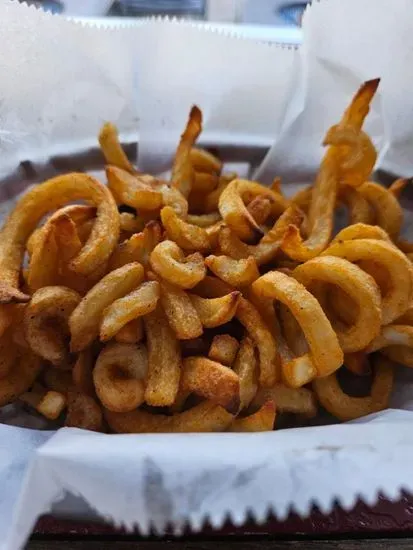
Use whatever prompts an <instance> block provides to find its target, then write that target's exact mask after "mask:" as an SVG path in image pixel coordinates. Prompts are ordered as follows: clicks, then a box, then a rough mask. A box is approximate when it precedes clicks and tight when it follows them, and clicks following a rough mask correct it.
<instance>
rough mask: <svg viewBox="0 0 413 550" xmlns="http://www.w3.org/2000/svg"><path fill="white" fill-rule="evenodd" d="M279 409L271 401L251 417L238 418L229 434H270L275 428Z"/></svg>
mask: <svg viewBox="0 0 413 550" xmlns="http://www.w3.org/2000/svg"><path fill="white" fill-rule="evenodd" d="M276 416H277V409H276V407H275V403H274V402H273V401H271V400H269V401H267V402H266V403H264V405H262V407H261V408H260V409H258V411H257V412H255V413H253V414H250V415H249V416H243V417H239V418H236V419H235V420H234V421H233V423H232V424H231V426H230V428H229V430H228V431H229V432H270V431H272V429H273V428H274V424H275V419H276Z"/></svg>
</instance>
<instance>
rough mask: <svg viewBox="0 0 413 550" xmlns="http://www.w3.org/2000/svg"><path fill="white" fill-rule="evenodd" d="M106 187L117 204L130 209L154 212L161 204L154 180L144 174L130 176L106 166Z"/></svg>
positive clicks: (159, 193)
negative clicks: (124, 205)
mask: <svg viewBox="0 0 413 550" xmlns="http://www.w3.org/2000/svg"><path fill="white" fill-rule="evenodd" d="M106 177H107V179H108V187H109V189H110V190H111V192H112V195H113V196H114V197H115V199H116V202H117V203H118V204H127V205H128V206H132V208H136V209H138V208H142V209H143V210H156V209H158V208H161V206H162V204H163V197H162V193H161V192H160V191H158V190H157V189H156V179H155V178H154V177H152V176H149V175H146V174H131V173H129V172H127V171H126V170H122V169H121V168H117V167H116V166H106Z"/></svg>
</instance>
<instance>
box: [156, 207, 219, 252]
mask: <svg viewBox="0 0 413 550" xmlns="http://www.w3.org/2000/svg"><path fill="white" fill-rule="evenodd" d="M161 220H162V223H163V226H164V228H165V230H166V234H167V236H168V239H170V240H172V241H175V242H176V244H177V245H178V246H180V247H181V248H183V249H184V250H198V251H203V250H209V248H210V242H209V238H208V233H207V232H206V230H205V229H204V228H203V227H199V226H197V225H192V224H190V223H187V222H185V221H184V220H182V219H181V218H180V217H179V216H178V215H177V213H176V212H175V210H174V209H173V208H171V207H170V206H165V207H164V208H162V211H161Z"/></svg>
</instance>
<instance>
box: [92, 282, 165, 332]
mask: <svg viewBox="0 0 413 550" xmlns="http://www.w3.org/2000/svg"><path fill="white" fill-rule="evenodd" d="M159 297H160V288H159V283H158V282H157V281H147V282H145V283H142V284H141V285H139V286H138V288H136V289H135V290H132V292H130V293H129V294H126V296H123V297H122V298H118V299H117V300H115V301H114V302H112V303H111V304H110V305H109V306H107V307H106V308H105V309H104V311H103V315H102V321H101V323H100V339H101V341H102V342H107V341H108V340H110V339H111V338H113V337H114V336H115V335H116V334H117V333H118V332H119V330H120V329H121V328H123V327H124V326H125V325H126V324H127V323H129V322H130V321H133V319H136V318H137V317H142V316H143V315H147V314H148V313H150V312H151V311H153V310H154V309H155V308H156V306H157V304H158V300H159Z"/></svg>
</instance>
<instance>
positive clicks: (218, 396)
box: [180, 357, 240, 414]
mask: <svg viewBox="0 0 413 550" xmlns="http://www.w3.org/2000/svg"><path fill="white" fill-rule="evenodd" d="M180 389H181V390H183V391H184V392H193V393H196V394H198V395H200V396H201V397H204V398H205V399H208V400H210V401H212V402H213V403H216V404H217V405H221V407H224V409H226V410H227V411H228V412H230V413H231V414H236V413H237V412H238V409H239V405H240V397H239V380H238V376H237V375H236V374H235V372H234V371H233V370H231V369H230V368H228V367H226V366H224V365H221V364H220V363H217V362H216V361H211V360H210V359H207V358H206V357H187V358H186V359H184V360H183V363H182V376H181V388H180Z"/></svg>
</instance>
